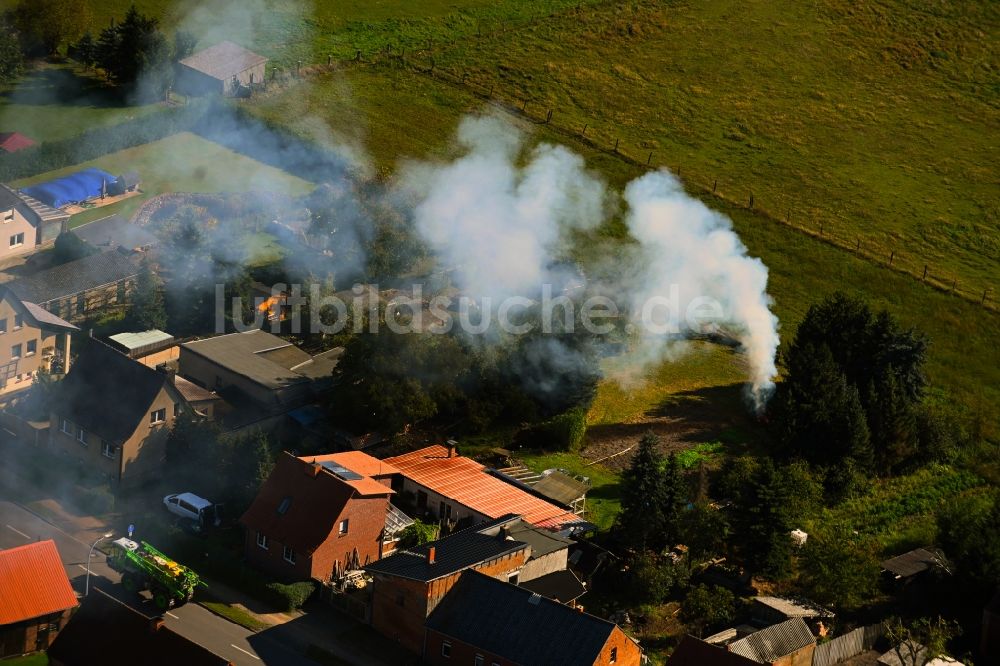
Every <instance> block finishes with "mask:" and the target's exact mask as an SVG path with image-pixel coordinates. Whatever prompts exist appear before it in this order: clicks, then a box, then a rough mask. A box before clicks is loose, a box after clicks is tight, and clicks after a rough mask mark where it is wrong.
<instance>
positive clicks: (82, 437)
mask: <svg viewBox="0 0 1000 666" xmlns="http://www.w3.org/2000/svg"><path fill="white" fill-rule="evenodd" d="M76 441H78V442H80V443H81V444H83V445H84V446H87V431H86V430H84V429H83V428H80V429H79V430H77V431H76Z"/></svg>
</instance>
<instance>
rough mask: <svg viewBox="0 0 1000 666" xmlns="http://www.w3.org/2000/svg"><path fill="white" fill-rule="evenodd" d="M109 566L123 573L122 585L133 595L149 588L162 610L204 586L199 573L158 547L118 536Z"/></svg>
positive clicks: (177, 603)
mask: <svg viewBox="0 0 1000 666" xmlns="http://www.w3.org/2000/svg"><path fill="white" fill-rule="evenodd" d="M108 566H109V567H111V568H112V569H114V570H115V571H117V572H118V573H120V574H121V575H122V587H124V588H125V589H126V590H128V591H129V592H132V593H133V594H138V593H140V592H142V591H143V590H149V591H150V592H151V593H152V595H153V603H154V604H156V607H157V608H159V609H160V610H161V611H166V610H168V609H170V608H172V607H173V606H175V605H179V604H183V603H187V602H188V601H191V598H192V597H193V596H194V589H195V588H196V587H198V585H200V584H201V585H203V584H204V583H202V582H201V579H200V578H198V574H196V573H195V572H193V571H191V570H190V569H188V568H187V567H185V566H183V565H180V564H178V563H177V562H174V561H173V560H172V559H170V558H169V557H167V556H166V555H164V554H163V553H161V552H160V551H158V550H156V549H155V548H153V547H152V546H150V545H149V544H148V543H146V542H145V541H143V542H142V543H136V542H135V541H132V540H131V539H125V538H122V539H117V540H116V541H114V542H113V543H112V550H111V553H110V554H109V555H108Z"/></svg>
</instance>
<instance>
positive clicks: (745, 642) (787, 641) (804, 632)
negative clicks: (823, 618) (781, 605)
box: [729, 617, 816, 664]
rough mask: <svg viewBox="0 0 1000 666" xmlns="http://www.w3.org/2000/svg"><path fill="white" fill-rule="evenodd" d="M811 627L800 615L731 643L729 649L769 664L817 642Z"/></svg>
mask: <svg viewBox="0 0 1000 666" xmlns="http://www.w3.org/2000/svg"><path fill="white" fill-rule="evenodd" d="M815 642H816V639H815V638H814V637H813V635H812V632H811V631H809V627H808V626H806V623H805V622H804V621H803V620H802V618H800V617H796V618H793V619H791V620H786V621H784V622H780V623H778V624H773V625H771V626H770V627H768V628H767V629H761V630H760V631H757V632H754V633H752V634H750V635H749V636H747V637H746V638H741V639H740V640H738V641H733V642H732V643H730V644H729V651H730V652H734V653H736V654H738V655H741V656H743V657H746V658H747V659H753V660H754V661H757V662H760V663H762V664H769V663H771V662H772V661H774V660H776V659H780V658H781V657H784V656H787V655H790V654H792V653H793V652H797V651H798V650H801V649H802V648H804V647H806V646H807V645H809V644H811V643H815Z"/></svg>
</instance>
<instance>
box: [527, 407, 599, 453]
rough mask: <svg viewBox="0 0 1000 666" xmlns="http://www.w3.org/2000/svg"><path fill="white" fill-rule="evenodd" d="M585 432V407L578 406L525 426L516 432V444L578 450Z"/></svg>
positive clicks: (558, 449)
mask: <svg viewBox="0 0 1000 666" xmlns="http://www.w3.org/2000/svg"><path fill="white" fill-rule="evenodd" d="M586 434H587V409H586V407H583V406H578V407H573V408H572V409H569V410H567V411H565V412H563V413H562V414H557V415H556V416H553V417H552V418H551V419H549V420H547V421H542V422H541V423H536V424H533V425H530V426H527V427H525V428H524V429H523V430H521V431H520V432H519V433H518V434H517V438H516V444H517V445H518V446H520V447H525V448H530V449H542V450H546V451H579V450H580V447H581V446H582V445H583V438H584V436H585V435H586Z"/></svg>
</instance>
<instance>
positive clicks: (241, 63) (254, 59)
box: [180, 41, 267, 81]
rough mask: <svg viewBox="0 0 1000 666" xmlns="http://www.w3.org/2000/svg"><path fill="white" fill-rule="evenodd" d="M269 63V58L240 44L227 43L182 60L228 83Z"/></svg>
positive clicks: (193, 67)
mask: <svg viewBox="0 0 1000 666" xmlns="http://www.w3.org/2000/svg"><path fill="white" fill-rule="evenodd" d="M265 62H267V58H265V57H264V56H262V55H258V54H256V53H254V52H253V51H250V50H248V49H245V48H243V47H242V46H240V45H239V44H234V43H233V42H229V41H225V42H219V43H218V44H216V45H214V46H209V47H208V48H207V49H204V50H201V51H198V52H197V53H195V54H192V55H190V56H188V57H187V58H184V60H181V62H180V64H182V65H184V66H185V67H190V68H191V69H193V70H196V71H199V72H201V73H202V74H207V75H208V76H211V77H212V78H213V79H219V80H220V81H228V80H229V79H231V78H232V77H233V76H235V75H236V74H239V73H240V72H244V71H246V70H248V69H250V68H251V67H256V66H257V65H260V64H261V63H265Z"/></svg>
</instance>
